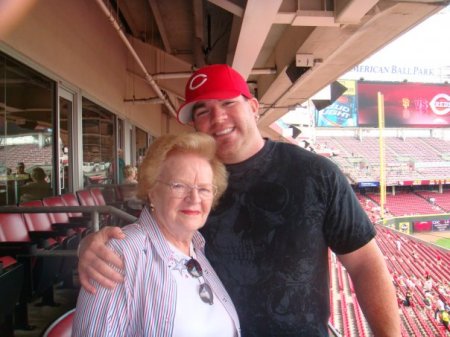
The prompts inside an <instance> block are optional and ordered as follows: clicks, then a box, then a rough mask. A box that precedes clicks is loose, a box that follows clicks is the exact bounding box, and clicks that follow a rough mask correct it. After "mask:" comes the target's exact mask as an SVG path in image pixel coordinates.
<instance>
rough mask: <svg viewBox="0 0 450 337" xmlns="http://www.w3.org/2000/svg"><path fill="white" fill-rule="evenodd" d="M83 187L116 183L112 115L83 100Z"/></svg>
mask: <svg viewBox="0 0 450 337" xmlns="http://www.w3.org/2000/svg"><path fill="white" fill-rule="evenodd" d="M82 114H83V115H82V122H83V124H82V130H83V176H84V186H87V185H92V184H108V183H114V182H116V179H115V177H116V173H115V172H116V170H115V166H116V165H114V164H113V163H114V161H115V151H114V149H115V142H114V139H115V134H114V117H115V116H114V114H113V113H111V112H109V111H108V110H106V109H104V108H102V107H101V106H99V105H98V104H95V103H93V102H91V101H90V100H88V99H86V98H83V112H82Z"/></svg>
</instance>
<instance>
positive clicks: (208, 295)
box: [185, 258, 214, 305]
mask: <svg viewBox="0 0 450 337" xmlns="http://www.w3.org/2000/svg"><path fill="white" fill-rule="evenodd" d="M185 265H186V268H187V270H188V273H189V274H190V275H191V276H192V277H195V278H198V279H199V282H200V287H199V289H198V294H199V296H200V299H201V300H202V301H203V302H205V303H208V304H210V305H212V304H213V303H214V302H213V299H214V296H213V292H212V289H211V287H210V286H209V284H208V283H206V282H205V281H204V280H203V282H202V281H201V280H200V278H201V279H203V269H202V267H201V266H200V263H198V261H197V260H196V259H194V258H191V259H190V260H189V261H187V262H186V264H185Z"/></svg>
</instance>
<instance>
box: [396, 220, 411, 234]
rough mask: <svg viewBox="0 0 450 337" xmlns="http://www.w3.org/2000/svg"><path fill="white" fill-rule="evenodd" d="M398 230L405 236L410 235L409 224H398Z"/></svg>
mask: <svg viewBox="0 0 450 337" xmlns="http://www.w3.org/2000/svg"><path fill="white" fill-rule="evenodd" d="M398 230H399V231H400V232H402V233H405V234H411V223H410V222H406V221H405V222H399V223H398Z"/></svg>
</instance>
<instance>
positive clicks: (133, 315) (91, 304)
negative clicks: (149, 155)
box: [72, 208, 240, 337]
mask: <svg viewBox="0 0 450 337" xmlns="http://www.w3.org/2000/svg"><path fill="white" fill-rule="evenodd" d="M124 232H125V234H126V238H125V239H124V240H111V241H110V243H109V245H110V247H112V248H113V249H114V250H115V251H116V252H117V253H118V254H119V255H121V256H122V257H123V259H124V261H125V270H124V272H125V281H124V283H122V284H118V285H117V286H116V287H115V288H114V290H109V289H106V288H103V287H102V286H100V285H99V284H98V283H96V284H95V286H96V288H97V293H96V294H95V295H91V294H89V293H88V292H86V291H85V290H84V289H82V290H81V291H80V294H79V297H78V303H77V310H76V314H75V318H74V324H73V331H72V336H73V337H86V336H90V337H95V336H127V337H134V336H136V337H137V336H142V337H143V336H145V337H150V336H154V337H161V336H172V331H173V322H174V318H175V308H176V300H177V294H176V289H177V287H176V281H175V279H174V277H173V275H172V273H171V270H170V269H169V268H168V265H167V263H168V259H169V257H170V256H171V254H172V252H171V249H170V247H169V245H168V243H167V242H166V240H165V238H164V236H163V234H162V233H161V231H160V230H159V228H158V225H157V224H156V223H155V220H154V219H153V217H152V216H151V214H150V212H149V211H148V209H147V208H144V210H143V211H142V213H141V216H140V218H139V220H138V221H137V223H135V224H132V225H128V226H126V227H124ZM204 245H205V241H204V239H203V237H202V236H201V234H200V233H198V232H196V233H195V234H194V238H193V246H194V249H195V252H196V255H197V260H198V261H199V263H200V264H201V266H202V268H203V273H204V278H205V279H206V281H207V282H208V283H209V285H210V286H211V288H212V289H213V292H214V293H215V295H216V296H215V297H216V298H217V299H218V300H220V301H221V302H222V304H223V305H224V307H225V309H226V310H227V312H228V313H229V315H230V317H231V318H232V320H233V322H234V324H235V327H236V330H237V331H238V336H240V327H239V321H238V317H237V313H236V310H235V308H234V305H233V303H232V301H231V299H230V297H229V296H228V294H227V292H226V290H225V288H224V287H223V285H222V283H221V282H220V280H219V278H218V276H217V275H216V273H215V272H214V270H213V269H212V267H211V265H210V264H209V262H208V260H207V259H206V257H205V255H204Z"/></svg>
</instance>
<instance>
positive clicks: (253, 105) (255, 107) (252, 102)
mask: <svg viewBox="0 0 450 337" xmlns="http://www.w3.org/2000/svg"><path fill="white" fill-rule="evenodd" d="M248 104H249V105H250V108H251V109H252V111H253V113H255V114H258V112H259V102H258V100H257V99H256V98H255V97H252V98H249V99H248Z"/></svg>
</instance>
